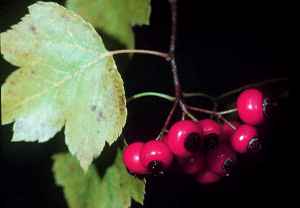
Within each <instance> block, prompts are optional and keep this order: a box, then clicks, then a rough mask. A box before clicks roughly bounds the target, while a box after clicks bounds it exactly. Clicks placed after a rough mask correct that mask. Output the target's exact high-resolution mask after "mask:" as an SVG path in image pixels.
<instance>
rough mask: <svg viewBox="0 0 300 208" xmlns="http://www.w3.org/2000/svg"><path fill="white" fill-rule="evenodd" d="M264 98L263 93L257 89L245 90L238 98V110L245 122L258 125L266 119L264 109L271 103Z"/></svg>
mask: <svg viewBox="0 0 300 208" xmlns="http://www.w3.org/2000/svg"><path fill="white" fill-rule="evenodd" d="M267 101H268V99H264V96H263V93H262V92H261V91H259V90H257V89H248V90H245V91H243V92H242V93H241V94H240V95H239V97H238V99H237V110H238V114H239V117H240V118H241V120H243V121H244V122H245V123H247V124H250V125H258V124H261V123H262V122H263V121H264V111H266V110H267V108H268V106H270V103H269V102H267Z"/></svg>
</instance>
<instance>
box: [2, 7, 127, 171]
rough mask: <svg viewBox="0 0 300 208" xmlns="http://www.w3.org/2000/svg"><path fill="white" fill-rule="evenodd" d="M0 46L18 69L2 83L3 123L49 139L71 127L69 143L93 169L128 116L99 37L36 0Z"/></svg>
mask: <svg viewBox="0 0 300 208" xmlns="http://www.w3.org/2000/svg"><path fill="white" fill-rule="evenodd" d="M0 35H1V53H2V55H3V56H4V58H5V59H6V60H7V61H9V62H10V63H11V64H13V65H16V66H18V67H19V68H18V69H17V70H16V71H14V72H13V73H12V74H11V75H10V76H9V77H8V78H7V80H6V81H5V83H4V84H3V85H2V86H1V110H2V114H1V118H2V124H9V123H12V122H15V123H14V127H13V129H14V134H13V139H12V141H38V142H45V141H48V140H49V139H50V138H52V137H53V136H54V135H55V134H56V133H57V132H58V131H60V130H61V129H62V128H63V127H65V137H66V144H67V146H68V148H69V150H70V152H71V153H72V154H73V155H75V156H76V157H77V158H78V159H79V161H80V164H81V166H82V167H83V168H84V169H87V168H88V166H89V165H90V163H91V162H92V160H93V158H95V157H97V156H98V155H99V154H100V153H101V151H102V149H103V147H104V145H105V142H108V143H109V144H111V143H112V142H114V141H115V140H116V139H117V138H118V136H119V135H120V133H121V131H122V128H123V126H124V124H125V121H126V115H127V111H126V103H125V95H124V94H125V93H124V88H123V81H122V79H121V77H120V74H119V72H118V71H117V68H116V65H115V62H114V60H113V58H112V57H111V56H109V55H107V54H108V52H107V50H106V49H105V47H104V44H103V42H102V39H101V37H100V36H99V35H98V34H97V32H96V31H95V30H94V29H93V27H92V26H91V25H90V24H89V23H87V22H85V21H84V20H83V19H82V18H81V17H80V16H78V15H76V14H75V13H73V12H72V11H68V10H66V9H65V8H64V7H62V6H60V5H58V4H56V3H50V2H47V3H46V2H37V3H35V4H33V5H31V6H30V7H29V14H27V15H26V16H25V17H23V19H22V21H21V22H20V23H18V24H16V25H14V26H12V29H11V30H8V31H6V32H4V33H1V34H0Z"/></svg>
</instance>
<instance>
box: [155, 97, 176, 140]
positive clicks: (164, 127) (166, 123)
mask: <svg viewBox="0 0 300 208" xmlns="http://www.w3.org/2000/svg"><path fill="white" fill-rule="evenodd" d="M178 103H179V101H178V100H175V102H174V103H173V106H172V108H171V110H170V112H169V114H168V117H167V119H166V121H165V123H164V126H163V128H162V129H161V131H160V133H159V135H158V136H157V138H156V140H159V139H160V138H161V137H162V136H163V134H164V133H165V132H166V130H167V128H168V125H169V123H170V121H171V119H172V117H173V114H174V112H175V110H176V107H177V106H178Z"/></svg>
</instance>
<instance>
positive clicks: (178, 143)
mask: <svg viewBox="0 0 300 208" xmlns="http://www.w3.org/2000/svg"><path fill="white" fill-rule="evenodd" d="M201 137H202V130H201V128H199V126H198V125H197V123H195V122H193V121H190V120H183V121H178V122H176V123H175V124H174V125H173V126H172V127H171V129H170V130H169V132H168V137H167V143H168V146H169V148H170V150H171V151H172V152H173V154H174V155H176V156H177V157H189V156H192V155H193V153H195V152H197V151H199V149H200V146H201V143H202V138H201Z"/></svg>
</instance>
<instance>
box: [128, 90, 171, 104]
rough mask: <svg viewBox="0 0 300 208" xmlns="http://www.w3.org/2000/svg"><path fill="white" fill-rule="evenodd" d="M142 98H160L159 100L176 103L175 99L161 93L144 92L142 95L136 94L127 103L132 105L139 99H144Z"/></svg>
mask: <svg viewBox="0 0 300 208" xmlns="http://www.w3.org/2000/svg"><path fill="white" fill-rule="evenodd" d="M142 97H159V98H163V99H165V100H168V101H174V100H175V97H172V96H170V95H167V94H164V93H159V92H142V93H138V94H135V95H133V96H131V97H129V98H128V99H127V103H130V102H131V101H133V100H135V99H138V98H142Z"/></svg>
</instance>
